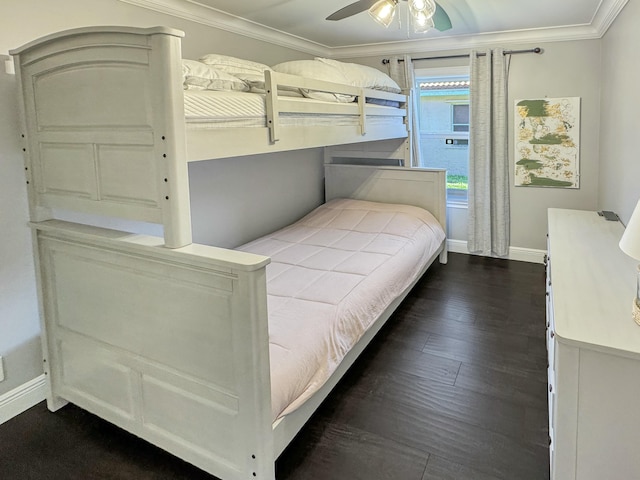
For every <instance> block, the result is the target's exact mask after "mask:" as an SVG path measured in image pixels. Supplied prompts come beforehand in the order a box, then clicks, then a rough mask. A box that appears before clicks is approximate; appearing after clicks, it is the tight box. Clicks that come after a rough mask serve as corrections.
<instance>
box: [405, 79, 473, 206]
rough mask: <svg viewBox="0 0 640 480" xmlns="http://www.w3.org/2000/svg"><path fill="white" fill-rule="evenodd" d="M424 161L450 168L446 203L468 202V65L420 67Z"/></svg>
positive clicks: (417, 80) (420, 120)
mask: <svg viewBox="0 0 640 480" xmlns="http://www.w3.org/2000/svg"><path fill="white" fill-rule="evenodd" d="M416 82H417V84H418V88H419V92H420V108H419V123H420V142H421V147H420V148H421V153H422V165H420V166H421V167H426V168H446V169H447V203H450V204H451V203H465V204H466V202H467V191H468V179H469V68H468V67H452V68H447V69H418V70H416Z"/></svg>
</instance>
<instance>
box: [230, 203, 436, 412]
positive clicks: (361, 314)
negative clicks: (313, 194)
mask: <svg viewBox="0 0 640 480" xmlns="http://www.w3.org/2000/svg"><path fill="white" fill-rule="evenodd" d="M444 238H445V234H444V231H443V230H442V227H441V226H440V224H439V223H438V222H437V221H436V219H435V218H434V217H433V215H431V214H430V213H429V212H427V211H426V210H423V209H420V208H417V207H411V206H408V205H391V204H383V203H373V202H365V201H360V200H349V199H340V200H334V201H331V202H329V203H327V204H325V205H323V206H321V207H319V208H318V209H316V210H314V211H313V212H311V213H310V214H309V215H307V216H306V217H304V218H303V219H301V220H300V221H298V222H296V223H295V224H293V225H291V226H289V227H287V228H284V229H282V230H279V231H277V232H275V233H272V234H270V235H267V236H265V237H262V238H260V239H258V240H255V241H254V242H251V243H248V244H246V245H244V246H242V247H240V249H241V250H244V251H247V252H253V253H258V254H262V255H267V256H270V257H271V264H270V265H269V266H268V267H267V293H268V311H269V348H270V361H271V392H272V393H271V397H272V399H271V402H272V410H273V418H274V419H276V418H278V417H280V416H282V415H286V414H287V413H290V412H292V411H293V410H295V409H296V408H297V407H299V406H300V405H301V404H302V403H303V402H304V401H305V400H306V399H308V398H309V397H310V396H311V395H313V393H314V392H315V391H317V390H318V389H319V388H320V387H321V386H322V385H323V384H324V382H325V381H326V380H327V379H328V378H329V376H330V375H331V373H332V372H333V371H334V370H335V369H336V367H337V366H338V364H339V363H340V361H341V360H342V359H343V358H344V356H345V355H346V354H347V352H348V351H349V349H350V348H351V347H352V346H353V345H354V344H355V343H356V342H357V341H358V340H359V339H360V337H361V336H362V335H363V334H364V332H365V331H366V330H367V329H368V328H369V327H370V326H371V324H372V323H373V322H374V321H375V319H376V318H378V316H379V315H380V314H381V313H382V311H383V310H384V309H385V308H386V307H387V306H388V305H389V304H390V303H391V302H392V301H393V300H394V299H395V298H396V297H397V296H398V295H400V293H401V292H402V291H403V290H404V289H405V288H406V287H407V286H408V285H410V284H411V282H412V281H413V280H414V279H415V278H416V276H417V275H419V273H420V271H421V269H422V268H423V267H424V265H425V263H426V262H427V261H428V260H429V258H430V257H431V256H432V255H433V254H434V253H435V251H436V250H437V249H438V247H439V246H440V245H441V243H442V241H443V240H444Z"/></svg>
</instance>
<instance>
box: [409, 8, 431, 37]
mask: <svg viewBox="0 0 640 480" xmlns="http://www.w3.org/2000/svg"><path fill="white" fill-rule="evenodd" d="M411 23H412V24H413V31H414V33H427V32H428V31H429V30H431V29H433V28H435V25H434V23H433V15H431V16H427V15H426V14H425V13H424V12H418V13H417V14H414V15H411Z"/></svg>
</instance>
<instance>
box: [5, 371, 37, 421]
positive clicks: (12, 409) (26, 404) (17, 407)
mask: <svg viewBox="0 0 640 480" xmlns="http://www.w3.org/2000/svg"><path fill="white" fill-rule="evenodd" d="M46 397H47V385H46V381H45V376H44V374H42V375H40V376H39V377H36V378H34V379H33V380H31V381H29V382H27V383H25V384H23V385H20V386H19V387H16V388H14V389H13V390H11V391H9V392H7V393H5V394H4V395H1V396H0V425H2V424H3V423H4V422H6V421H7V420H11V419H12V418H13V417H15V416H16V415H20V414H21V413H22V412H24V411H25V410H27V409H29V408H31V407H33V406H34V405H35V404H37V403H40V402H41V401H42V400H44V399H45V398H46Z"/></svg>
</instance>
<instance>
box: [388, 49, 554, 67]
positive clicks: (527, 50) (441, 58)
mask: <svg viewBox="0 0 640 480" xmlns="http://www.w3.org/2000/svg"><path fill="white" fill-rule="evenodd" d="M542 52H543V50H542V49H541V48H540V47H536V48H529V49H526V50H505V51H504V52H502V54H503V55H514V54H516V53H542ZM470 55H471V54H470V53H462V54H460V55H443V56H440V57H423V58H412V59H411V60H412V61H418V60H443V59H446V58H465V57H469V56H470ZM476 55H477V56H478V57H484V56H485V55H486V53H482V52H481V53H478V54H476ZM398 61H399V62H404V60H403V59H402V58H400V59H398ZM388 63H389V59H388V58H384V59H382V64H383V65H386V64H388Z"/></svg>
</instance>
